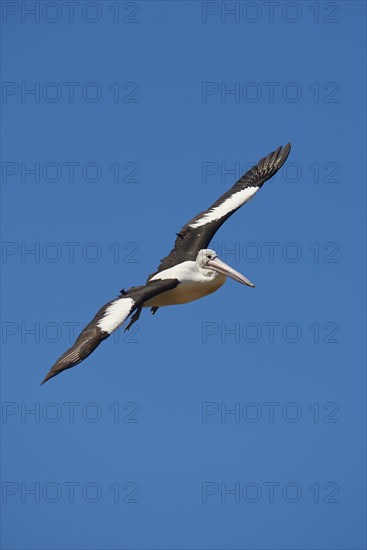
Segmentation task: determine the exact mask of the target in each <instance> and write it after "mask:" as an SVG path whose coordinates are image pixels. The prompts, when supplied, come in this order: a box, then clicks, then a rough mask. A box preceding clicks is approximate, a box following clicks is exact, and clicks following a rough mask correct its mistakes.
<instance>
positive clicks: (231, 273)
mask: <svg viewBox="0 0 367 550" xmlns="http://www.w3.org/2000/svg"><path fill="white" fill-rule="evenodd" d="M206 265H207V266H209V267H211V269H214V271H218V272H219V273H223V275H228V277H231V279H234V280H235V281H238V282H239V283H242V284H243V285H247V286H251V287H252V288H254V287H255V285H254V284H253V283H252V282H251V281H249V280H248V279H247V277H245V276H244V275H242V274H241V273H239V272H238V271H236V270H235V269H233V268H232V267H230V266H229V265H227V264H225V263H224V262H222V260H220V259H219V258H214V259H213V260H209V261H208V262H207V264H206Z"/></svg>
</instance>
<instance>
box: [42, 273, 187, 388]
mask: <svg viewBox="0 0 367 550" xmlns="http://www.w3.org/2000/svg"><path fill="white" fill-rule="evenodd" d="M178 284H179V281H178V280H177V279H164V280H161V279H159V280H156V281H152V282H150V283H148V284H147V285H144V286H137V287H132V288H130V289H129V290H128V291H126V292H123V293H122V295H121V296H119V297H118V298H116V300H112V302H108V303H107V304H105V305H104V306H103V307H102V308H101V309H100V310H99V311H98V313H96V315H95V316H94V318H93V319H92V321H91V322H90V323H89V324H88V325H87V326H86V327H85V328H84V329H83V330H82V332H81V333H80V334H79V336H78V338H77V339H76V341H75V343H74V344H73V345H72V346H71V348H70V349H68V350H67V351H66V352H65V353H64V354H63V355H62V356H61V357H60V359H58V360H57V361H56V363H55V364H54V365H53V367H52V368H51V370H50V371H49V372H48V374H47V375H46V377H45V379H44V380H43V382H42V384H44V383H45V382H47V380H49V379H50V378H53V377H54V376H56V375H57V374H59V373H60V372H62V371H63V370H66V369H70V368H71V367H74V366H75V365H77V364H78V363H80V362H81V361H83V359H85V358H86V357H88V355H90V354H91V353H92V351H94V350H95V349H96V347H97V346H99V344H100V343H101V342H102V341H103V340H105V339H106V338H108V337H109V336H110V334H112V332H114V331H115V330H116V329H117V328H118V327H119V326H120V325H122V323H123V322H124V321H126V319H127V318H128V317H129V315H131V313H133V312H134V311H135V310H136V309H137V308H139V307H140V306H141V305H142V304H143V303H144V302H146V301H147V300H150V298H153V296H156V295H157V294H160V293H161V292H165V291H167V290H171V289H172V288H175V287H176V286H177V285H178Z"/></svg>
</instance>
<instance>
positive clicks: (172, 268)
mask: <svg viewBox="0 0 367 550" xmlns="http://www.w3.org/2000/svg"><path fill="white" fill-rule="evenodd" d="M290 149H291V145H290V144H289V143H288V144H287V145H286V146H285V147H279V148H278V149H276V150H275V151H273V152H272V153H270V154H269V155H268V156H267V157H264V158H263V159H261V160H260V161H259V162H258V163H257V164H256V165H255V166H253V167H252V168H251V169H250V170H248V172H246V174H244V175H243V176H242V177H241V178H240V179H239V180H238V181H237V182H236V183H235V184H234V185H233V187H231V189H229V190H228V191H227V192H226V193H224V195H222V196H221V197H220V198H219V199H218V200H217V201H216V202H215V203H214V204H212V205H211V206H210V207H209V208H208V209H207V210H204V211H203V212H200V214H198V215H197V216H195V217H194V218H193V219H192V220H190V221H189V222H188V223H187V224H186V225H184V227H183V228H182V229H181V230H180V232H179V233H178V234H177V239H176V241H175V245H174V247H173V248H172V250H171V252H170V253H169V254H168V256H166V257H165V258H163V259H162V260H161V263H160V264H159V266H158V268H157V271H155V272H154V273H153V274H151V275H149V277H148V279H147V282H146V284H145V285H142V286H135V287H131V288H129V289H128V290H121V292H120V295H119V296H118V297H117V298H116V299H115V300H112V301H111V302H108V303H107V304H105V305H104V306H103V307H102V308H101V309H100V310H99V311H98V312H97V313H96V315H95V316H94V318H93V319H92V321H91V322H90V323H89V324H88V325H87V326H86V327H85V328H84V329H83V330H82V332H81V333H80V334H79V336H78V338H77V339H76V341H75V343H74V344H73V345H72V346H71V348H70V349H68V350H67V351H66V352H65V353H64V354H63V355H62V356H61V357H60V358H59V359H58V360H57V361H56V363H55V364H54V365H53V366H52V367H51V369H50V371H49V372H48V374H47V375H46V377H45V378H44V380H43V382H42V384H44V383H45V382H47V380H50V378H53V377H54V376H56V375H57V374H60V372H62V371H64V370H66V369H70V368H71V367H74V366H75V365H77V364H78V363H80V362H81V361H83V360H84V359H86V357H88V355H90V354H91V353H92V352H93V351H94V350H95V349H96V347H97V346H99V344H100V343H101V342H102V341H103V340H105V339H106V338H108V337H109V336H110V335H111V334H112V333H113V332H114V331H115V330H116V329H117V328H118V327H119V326H120V325H122V324H123V323H124V322H125V321H126V320H127V319H128V317H130V316H131V318H130V321H129V323H128V325H127V326H126V328H125V330H128V329H129V328H130V327H131V325H132V324H133V323H134V322H135V321H137V320H138V319H139V316H140V313H141V311H142V309H143V308H146V307H150V308H151V311H152V313H153V314H154V313H156V311H157V309H158V308H160V307H164V306H172V305H176V304H186V303H188V302H192V301H193V300H198V299H199V298H203V297H204V296H207V295H208V294H212V293H213V292H215V291H216V290H218V288H220V287H221V286H222V285H223V284H224V282H225V280H226V278H227V277H231V279H234V280H235V281H237V282H239V283H241V284H243V285H247V286H249V287H254V286H255V285H254V284H253V283H251V281H249V279H247V277H245V276H244V275H242V274H241V273H239V272H238V271H236V270H234V269H233V268H232V267H230V266H229V265H227V264H225V263H224V262H223V261H222V260H220V259H219V258H218V256H217V254H216V253H215V252H214V251H213V250H211V249H210V248H208V245H209V243H210V241H211V240H212V238H213V236H214V234H215V233H216V232H217V230H218V229H219V228H220V226H221V225H222V224H223V223H224V222H225V221H226V220H227V219H228V218H229V216H231V215H232V214H233V213H234V212H235V211H236V210H238V209H239V208H240V207H241V206H242V205H244V204H245V203H247V202H248V201H249V200H250V199H252V198H253V196H254V195H255V194H256V193H257V192H258V191H259V189H260V188H261V187H262V186H263V184H264V183H265V182H266V181H267V180H268V179H270V178H271V177H272V176H274V174H276V173H277V172H278V170H279V169H280V168H281V167H282V166H283V164H284V163H285V161H286V160H287V157H288V155H289V152H290Z"/></svg>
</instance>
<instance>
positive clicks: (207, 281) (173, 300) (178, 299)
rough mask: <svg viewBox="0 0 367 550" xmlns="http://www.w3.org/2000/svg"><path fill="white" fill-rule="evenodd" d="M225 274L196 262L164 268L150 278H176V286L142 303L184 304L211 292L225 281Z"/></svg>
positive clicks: (149, 304)
mask: <svg viewBox="0 0 367 550" xmlns="http://www.w3.org/2000/svg"><path fill="white" fill-rule="evenodd" d="M226 278H227V277H226V276H225V275H223V274H222V273H217V272H215V271H213V270H212V269H202V268H200V267H198V265H197V262H193V261H187V262H182V263H180V264H177V265H175V266H173V267H171V268H169V269H165V270H164V271H161V272H159V273H157V274H156V275H154V277H152V278H151V279H150V280H151V281H156V280H159V279H178V280H179V281H180V283H179V284H178V286H177V287H176V288H173V289H172V290H167V291H166V292H162V293H161V294H158V295H157V296H154V298H151V299H150V300H148V301H147V302H145V303H144V307H164V306H173V305H176V304H186V303H188V302H192V301H193V300H198V299H199V298H203V297H204V296H207V295H208V294H212V293H213V292H215V291H216V290H218V288H220V287H221V286H222V285H224V283H225V281H226Z"/></svg>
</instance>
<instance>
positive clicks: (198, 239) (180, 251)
mask: <svg viewBox="0 0 367 550" xmlns="http://www.w3.org/2000/svg"><path fill="white" fill-rule="evenodd" d="M290 150H291V145H290V143H288V144H287V145H286V146H285V147H283V148H282V147H279V148H278V149H277V150H276V151H274V152H273V153H270V155H268V156H267V157H265V158H263V159H261V160H260V161H259V162H258V163H257V164H256V165H255V166H253V167H252V168H251V169H250V170H249V171H248V172H246V174H244V175H243V176H242V178H240V179H239V180H238V181H237V183H235V184H234V185H233V187H231V189H229V190H228V191H227V192H226V193H224V195H222V196H221V197H220V198H219V199H218V200H217V201H216V202H215V203H214V204H212V205H211V206H210V207H209V208H208V210H204V211H203V212H200V214H198V215H197V216H195V218H193V219H192V220H190V221H189V222H188V223H187V224H186V225H185V226H184V227H183V228H182V229H181V231H180V232H179V233H178V234H177V239H176V242H175V246H174V248H173V249H172V250H171V252H170V253H169V254H168V256H166V257H165V258H163V259H162V260H161V263H160V265H159V266H158V269H157V271H156V272H155V273H153V274H152V275H151V276H150V277H152V276H153V275H155V274H156V273H158V272H159V271H163V270H164V269H168V268H170V267H172V266H174V265H176V264H178V263H180V262H182V261H184V260H195V259H196V256H197V254H198V252H199V250H202V249H203V248H208V245H209V243H210V241H211V240H212V238H213V236H214V234H215V233H216V232H217V231H218V229H219V228H220V226H221V225H222V224H223V223H224V222H225V221H226V220H227V219H228V218H229V216H231V215H232V214H233V213H234V212H236V210H238V208H240V207H241V206H242V205H243V204H246V202H248V201H249V200H250V199H251V198H252V197H253V196H254V195H255V193H257V192H258V190H259V189H260V188H261V187H262V185H263V184H264V183H265V182H266V180H268V179H269V178H271V177H272V176H274V174H276V173H277V171H278V170H279V168H281V167H282V166H283V164H284V163H285V161H286V160H287V157H288V155H289V152H290ZM150 277H149V278H150ZM148 280H149V279H148Z"/></svg>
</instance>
